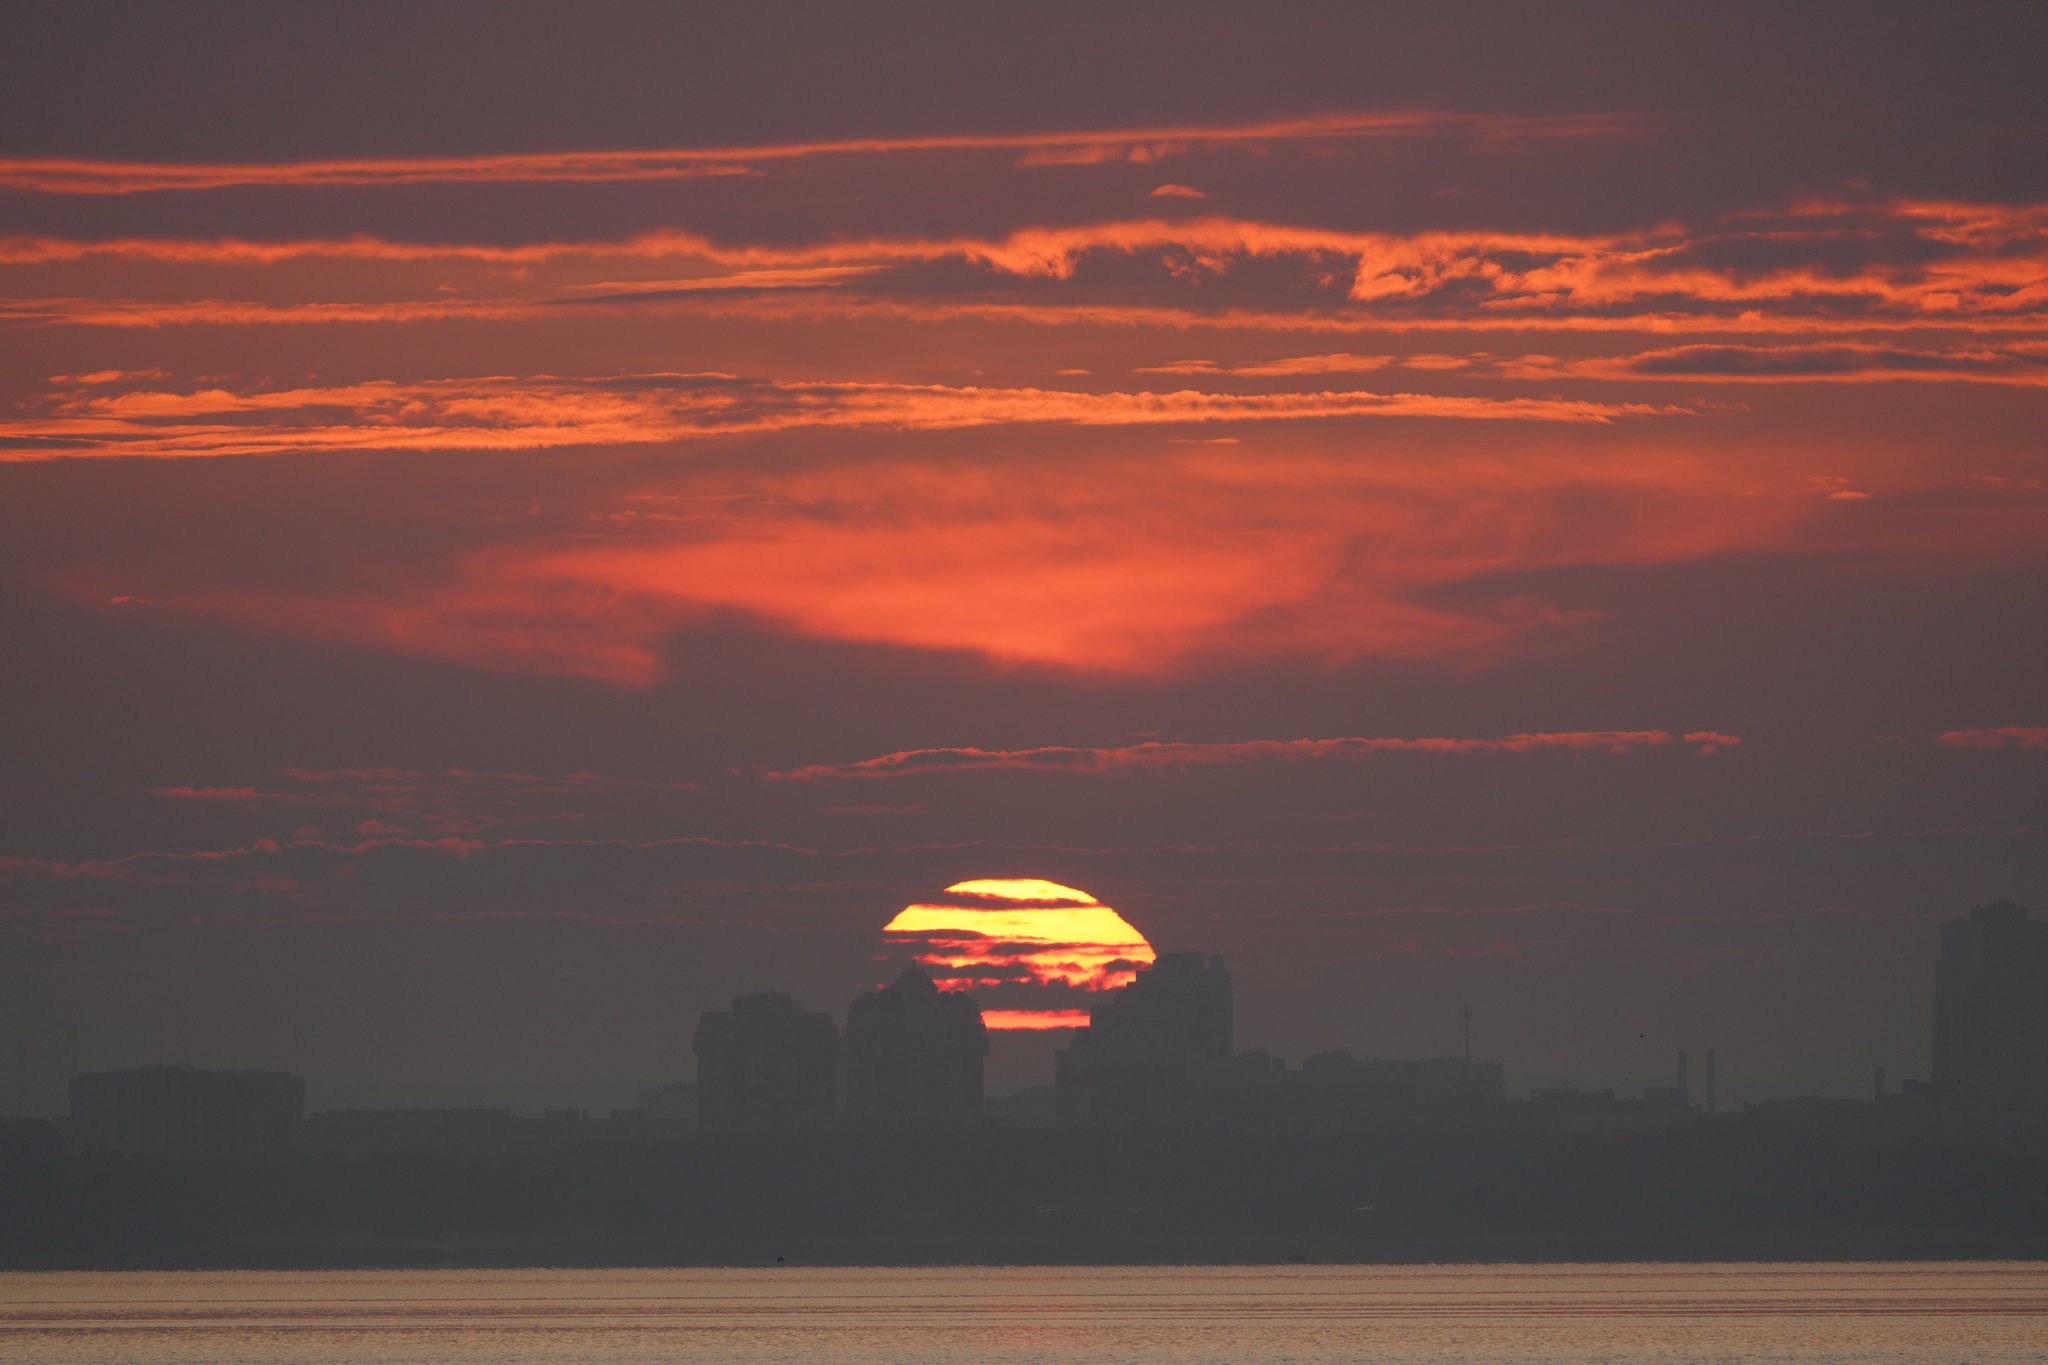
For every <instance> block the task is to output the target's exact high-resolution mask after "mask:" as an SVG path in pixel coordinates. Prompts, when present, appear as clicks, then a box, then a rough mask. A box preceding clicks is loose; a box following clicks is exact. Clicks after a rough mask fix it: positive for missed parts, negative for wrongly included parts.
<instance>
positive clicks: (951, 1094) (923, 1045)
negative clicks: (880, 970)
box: [845, 965, 988, 1128]
mask: <svg viewBox="0 0 2048 1365" xmlns="http://www.w3.org/2000/svg"><path fill="white" fill-rule="evenodd" d="M845 1056H846V1117H847V1120H848V1121H849V1122H850V1123H852V1124H853V1125H854V1126H855V1127H860V1128H959V1127H966V1126H969V1125H972V1124H977V1123H979V1122H981V1071H982V1059H983V1058H984V1057H986V1056H988V1029H987V1028H986V1027H984V1026H983V1024H982V1022H981V1007H980V1006H978V1005H976V1004H975V1003H974V1001H973V999H972V998H971V997H969V996H968V995H966V994H965V993H963V992H960V991H941V990H940V989H939V988H938V987H937V986H935V985H933V984H932V979H931V977H929V976H927V975H926V974H925V972H924V969H923V968H921V967H918V966H915V965H913V966H910V967H906V968H904V969H903V972H902V974H901V975H900V976H898V977H897V978H896V981H895V984H893V985H891V986H888V987H886V988H884V989H882V990H879V991H869V992H867V993H866V994H864V995H862V996H861V997H860V998H859V999H858V1000H855V1001H854V1002H853V1003H852V1004H851V1005H849V1006H847V1008H846V1044H845Z"/></svg>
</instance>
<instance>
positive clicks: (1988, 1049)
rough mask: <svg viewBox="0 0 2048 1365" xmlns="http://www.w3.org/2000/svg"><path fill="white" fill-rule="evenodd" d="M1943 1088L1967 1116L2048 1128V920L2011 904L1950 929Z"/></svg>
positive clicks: (1940, 1060)
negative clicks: (1973, 1114) (2045, 1125)
mask: <svg viewBox="0 0 2048 1365" xmlns="http://www.w3.org/2000/svg"><path fill="white" fill-rule="evenodd" d="M1934 1083H1935V1086H1936V1089H1937V1091H1938V1093H1940V1094H1941V1096H1942V1099H1943V1103H1944V1104H1952V1105H1954V1106H1955V1107H1956V1108H1958V1109H1960V1110H1966V1111H1975V1112H1977V1113H1980V1114H1984V1115H1987V1116H1996V1117H1998V1118H2000V1119H2002V1120H2004V1121H2008V1122H2013V1123H2021V1124H2028V1123H2032V1124H2038V1123H2042V1122H2048V922H2044V921H2041V920H2037V919H2033V918H2031V917H2030V916H2029V915H2028V914H2027V912H2026V911H2025V910H2024V909H2022V908H2021V907H2019V906H2017V905H2014V904H2013V903H2012V902H2011V901H1999V902H1998V903H1997V904H1995V905H1980V906H1978V907H1977V908H1976V909H1974V910H1972V911H1970V914H1969V917H1968V918H1967V919H1953V920H1950V921H1948V922H1947V923H1946V924H1943V925H1942V926H1941V957H1940V958H1939V959H1938V960H1937V961H1936V962H1935V964H1934Z"/></svg>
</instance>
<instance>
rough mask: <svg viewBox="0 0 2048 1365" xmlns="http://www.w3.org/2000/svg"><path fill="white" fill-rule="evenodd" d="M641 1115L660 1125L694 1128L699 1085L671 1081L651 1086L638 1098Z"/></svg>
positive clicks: (690, 1082)
mask: <svg viewBox="0 0 2048 1365" xmlns="http://www.w3.org/2000/svg"><path fill="white" fill-rule="evenodd" d="M636 1098H637V1100H638V1102H639V1104H638V1107H639V1110H640V1112H641V1113H643V1114H645V1115H647V1116H648V1117H649V1118H650V1119H653V1120H655V1121H656V1122H658V1123H668V1124H674V1125H676V1126H677V1127H681V1128H692V1127H695V1126H696V1123H697V1083H696V1082H695V1081H670V1082H669V1083H668V1084H667V1085H651V1086H648V1087H647V1088H646V1089H645V1090H642V1091H640V1092H639V1094H638V1095H637V1096H636Z"/></svg>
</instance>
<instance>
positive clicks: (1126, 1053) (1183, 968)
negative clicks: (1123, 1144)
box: [1053, 953, 1235, 1128]
mask: <svg viewBox="0 0 2048 1365" xmlns="http://www.w3.org/2000/svg"><path fill="white" fill-rule="evenodd" d="M1233 1000H1234V998H1233V995H1232V992H1231V985H1230V973H1229V972H1228V971H1226V970H1224V967H1223V959H1222V958H1220V957H1205V956H1203V955H1202V954H1201V953H1164V954H1161V955H1160V957H1159V959H1158V960H1157V961H1156V962H1154V963H1153V964H1152V965H1151V966H1150V967H1145V968H1141V969H1140V970H1139V971H1138V973H1137V976H1136V977H1135V978H1134V979H1133V980H1132V982H1131V984H1130V985H1128V986H1125V987H1124V988H1123V989H1121V990H1119V991H1117V992H1115V993H1114V994H1112V995H1110V996H1109V998H1108V999H1106V1000H1104V1001H1102V1002H1101V1003H1100V1004H1098V1005H1096V1006H1095V1007H1094V1009H1092V1010H1091V1011H1090V1012H1089V1023H1088V1027H1087V1028H1085V1029H1083V1030H1081V1031H1080V1032H1079V1033H1078V1034H1076V1035H1075V1037H1074V1040H1073V1042H1072V1043H1070V1044H1068V1045H1067V1046H1066V1047H1065V1048H1062V1049H1061V1050H1060V1051H1059V1052H1058V1053H1056V1054H1054V1057H1053V1085H1054V1089H1055V1091H1056V1093H1057V1105H1058V1113H1059V1122H1060V1124H1061V1126H1062V1127H1083V1128H1119V1127H1137V1126H1155V1125H1164V1124H1174V1123H1182V1122H1187V1121H1188V1118H1189V1116H1188V1112H1187V1110H1188V1104H1189V1100H1190V1095H1189V1092H1190V1090H1191V1089H1192V1088H1193V1087H1194V1086H1195V1085H1196V1083H1197V1082H1198V1081H1199V1080H1200V1079H1201V1078H1202V1077H1203V1075H1204V1074H1205V1073H1207V1072H1212V1071H1215V1070H1219V1069H1224V1068H1228V1067H1229V1065H1230V1062H1231V1055H1232V1041H1233V1036H1234V1022H1233V1010H1234V1008H1235V1006H1234V1003H1233Z"/></svg>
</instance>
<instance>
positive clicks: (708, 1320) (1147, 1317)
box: [0, 1262, 2048, 1365]
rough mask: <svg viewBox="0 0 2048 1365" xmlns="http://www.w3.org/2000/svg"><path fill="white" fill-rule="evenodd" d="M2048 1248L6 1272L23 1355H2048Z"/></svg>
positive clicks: (424, 1358)
mask: <svg viewBox="0 0 2048 1365" xmlns="http://www.w3.org/2000/svg"><path fill="white" fill-rule="evenodd" d="M2044 1352H2048V1264H2044V1263H2032V1262H2029V1263H2015V1262H2000V1263H1973V1264H1953V1263H1876V1264H1854V1265H1843V1264H1833V1265H1612V1266H1604V1265H1603V1266H1594V1265H1553V1266H1519V1265H1517V1266H1289V1267H1274V1266H1249V1267H1157V1268H1131V1267H1106V1268H1087V1267H1008V1268H988V1267H957V1268H938V1269H922V1270H919V1269H882V1268H842V1269H802V1268H791V1269H788V1270H698V1269H690V1270H507V1271H314V1272H293V1271H254V1272H96V1273H70V1272H64V1273H32V1274H4V1275H0V1357H4V1358H5V1359H7V1360H9V1361H18V1362H37V1363H40V1362H86V1361H91V1362H101V1361H106V1362H136V1363H137V1365H142V1363H144V1362H158V1361H164V1362H172V1361H175V1362H185V1361H193V1362H199V1361H205V1362H232V1363H235V1365H239V1363H240V1362H258V1361H261V1362H306V1363H307V1365H343V1363H344V1362H372V1361H374V1362H403V1365H440V1363H441V1362H471V1361H490V1362H505V1363H506V1365H518V1363H522V1362H528V1361H535V1362H537V1361H552V1362H572V1363H575V1365H582V1363H584V1362H588V1365H603V1363H605V1362H614V1361H619V1362H624V1361H633V1362H638V1361H666V1360H676V1359H688V1360H691V1361H770V1360H773V1361H786V1362H808V1361H835V1362H870V1361H872V1362H884V1361H888V1362H895V1361H958V1360H993V1361H1002V1362H1015V1363H1016V1365H1029V1363H1031V1362H1039V1361H1048V1362H1050V1361H1061V1362H1076V1361H1078V1362H1093V1361H1103V1362H1109V1361H1116V1362H1137V1361H1162V1362H1163V1361H1196V1362H1208V1361H1216V1362H1224V1361H1248V1360H1257V1361H1273V1362H1292V1361H1326V1360H1327V1361H1336V1360H1357V1359H1360V1358H1371V1359H1373V1360H1383V1361H1418V1362H1419V1361H1432V1362H1437V1361H1446V1362H1478V1363H1484V1365H1492V1363H1494V1362H1509V1361H1546V1362H1547V1361H1559V1362H1564V1361H1570V1362H1660V1363H1662V1362H1688V1363H1690V1362H1709V1361H1712V1362H1752V1361H1801V1362H1834V1361H1842V1362H1849V1361H1855V1362H1870V1361H1958V1362H1961V1361H1969V1362H1975V1363H1977V1365H1988V1363H1990V1362H2005V1361H2014V1362H2018V1361H2029V1362H2035V1361H2039V1360H2041V1359H2042V1358H2043V1355H2044Z"/></svg>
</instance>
